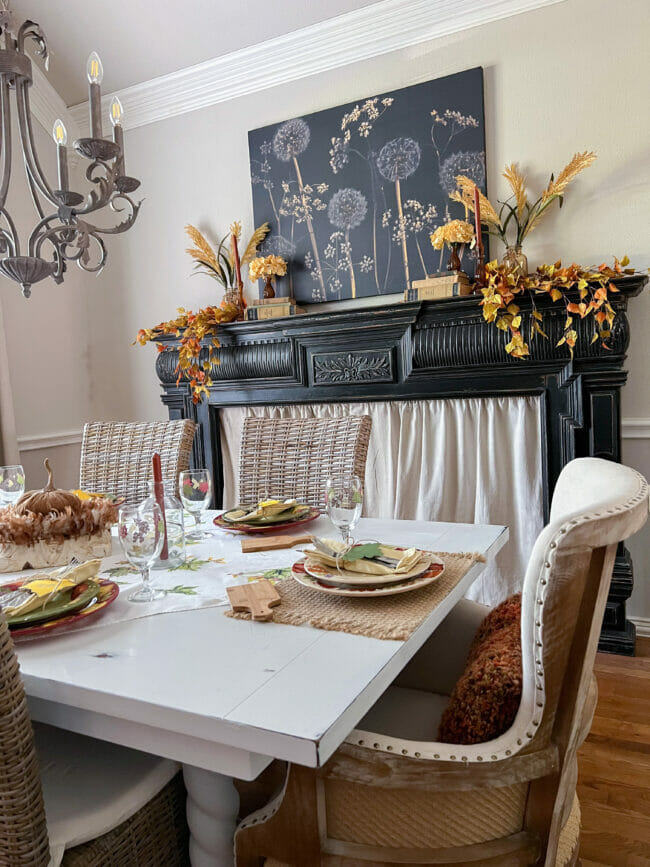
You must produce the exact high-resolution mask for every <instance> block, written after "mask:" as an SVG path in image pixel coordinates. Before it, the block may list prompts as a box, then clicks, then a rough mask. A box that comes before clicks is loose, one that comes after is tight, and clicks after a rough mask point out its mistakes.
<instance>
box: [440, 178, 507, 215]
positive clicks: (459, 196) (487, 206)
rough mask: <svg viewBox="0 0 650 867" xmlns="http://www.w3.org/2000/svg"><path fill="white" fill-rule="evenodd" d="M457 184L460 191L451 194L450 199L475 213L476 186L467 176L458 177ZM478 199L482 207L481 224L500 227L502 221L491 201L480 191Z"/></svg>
mask: <svg viewBox="0 0 650 867" xmlns="http://www.w3.org/2000/svg"><path fill="white" fill-rule="evenodd" d="M456 183H457V184H458V190H455V191H454V192H453V193H450V194H449V198H450V199H451V200H452V201H454V202H460V203H461V204H462V205H464V206H466V207H467V208H469V210H470V211H471V212H472V213H474V189H475V188H476V184H475V183H474V181H473V180H471V179H470V178H468V177H466V176H465V175H457V177H456ZM478 198H479V204H480V206H481V222H482V223H492V224H493V225H495V226H500V225H501V220H500V219H499V215H498V214H497V212H496V211H495V210H494V208H493V207H492V205H491V203H490V201H489V199H487V198H486V197H485V196H484V195H483V193H482V192H481V191H480V190H479V191H478Z"/></svg>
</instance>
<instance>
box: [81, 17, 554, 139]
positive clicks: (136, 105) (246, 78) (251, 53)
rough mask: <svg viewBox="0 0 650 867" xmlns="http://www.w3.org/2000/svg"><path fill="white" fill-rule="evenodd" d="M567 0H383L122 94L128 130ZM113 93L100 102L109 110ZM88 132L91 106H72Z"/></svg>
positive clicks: (120, 94) (126, 89)
mask: <svg viewBox="0 0 650 867" xmlns="http://www.w3.org/2000/svg"><path fill="white" fill-rule="evenodd" d="M563 2H565V0H381V2H379V3H373V4H371V5H369V6H365V7H363V8H361V9H357V10H355V11H353V12H348V13H346V14H344V15H339V16H337V17H336V18H331V19H329V20H326V21H322V22H320V23H319V24H313V25H310V26H309V27H304V28H302V29H301V30H295V31H293V32H292V33H287V34H285V35H283V36H278V37H276V38H274V39H269V40H267V41H266V42H260V43H258V44H257V45H253V46H251V47H249V48H243V49H240V50H238V51H233V52H231V53H230V54H226V55H223V56H221V57H216V58H214V59H213V60H208V61H206V62H205V63H200V64H197V65H196V66H190V67H187V68H185V69H181V70H179V71H178V72H173V73H170V74H169V75H162V76H160V77H158V78H153V79H151V80H150V81H144V82H142V83H141V84H136V85H134V86H133V87H128V88H125V89H124V90H120V91H117V95H119V97H120V100H121V102H122V105H123V106H124V112H125V115H124V125H125V127H126V128H127V129H129V128H130V129H133V128H134V127H138V126H144V125H146V124H149V123H155V122H156V121H159V120H165V119H167V118H171V117H175V116H177V115H180V114H185V113H186V112H189V111H195V110H196V109H199V108H206V107H207V106H210V105H215V104H217V103H219V102H225V101H226V100H230V99H235V98H236V97H240V96H245V95H246V94H250V93H258V92H259V91H262V90H266V89H268V88H270V87H276V86H277V85H280V84H286V83H288V82H290V81H296V80H298V79H301V78H306V77H307V76H310V75H315V74H317V73H319V72H325V71H327V70H330V69H335V68H338V67H341V66H346V65H348V64H350V63H357V62H359V61H362V60H368V59H369V58H372V57H377V56H379V55H382V54H386V53H388V52H390V51H397V50H398V49H401V48H408V47H410V46H413V45H417V44H419V43H421V42H426V41H428V40H431V39H436V38H438V37H441V36H449V35H450V34H452V33H458V32H459V31H462V30H469V29H470V28H473V27H479V26H481V25H483V24H488V23H490V22H491V21H498V20H499V19H501V18H508V17H510V16H512V15H518V14H520V13H522V12H529V11H531V10H533V9H538V8H540V7H543V6H551V5H554V4H555V3H563ZM112 97H113V94H108V95H107V96H105V97H104V98H103V100H102V103H105V106H104V110H105V111H108V105H109V104H110V100H111V99H112ZM70 114H71V115H72V117H73V118H74V119H75V121H76V122H77V125H78V126H79V128H81V129H83V128H84V126H85V125H86V124H87V114H88V111H87V103H80V104H78V105H75V106H73V107H72V108H71V109H70Z"/></svg>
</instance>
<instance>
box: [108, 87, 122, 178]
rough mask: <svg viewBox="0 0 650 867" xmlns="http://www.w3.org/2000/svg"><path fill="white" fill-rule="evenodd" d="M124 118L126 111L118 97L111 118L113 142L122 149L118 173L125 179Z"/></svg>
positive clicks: (112, 108) (115, 98)
mask: <svg viewBox="0 0 650 867" xmlns="http://www.w3.org/2000/svg"><path fill="white" fill-rule="evenodd" d="M123 117H124V109H123V108H122V103H121V102H120V100H119V98H118V97H117V96H114V97H113V101H112V102H111V110H110V118H111V124H112V125H113V141H114V142H115V144H116V145H117V146H118V147H119V149H120V155H119V157H117V161H116V165H117V170H118V171H117V173H118V176H120V177H123V176H124V174H125V168H124V130H123V128H122V118H123Z"/></svg>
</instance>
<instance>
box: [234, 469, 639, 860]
mask: <svg viewBox="0 0 650 867" xmlns="http://www.w3.org/2000/svg"><path fill="white" fill-rule="evenodd" d="M647 515H648V485H647V482H646V481H645V479H644V478H643V477H642V476H640V475H639V474H638V473H636V472H635V471H634V470H631V469H629V468H628V467H624V466H621V465H619V464H615V463H612V462H608V461H603V460H599V459H592V458H582V459H578V460H575V461H572V462H571V463H570V464H568V465H567V467H565V469H564V470H563V471H562V473H561V475H560V478H559V479H558V482H557V486H556V489H555V494H554V498H553V504H552V508H551V518H550V523H549V524H548V526H547V527H545V528H544V530H543V531H542V532H541V534H540V535H539V537H538V539H537V542H536V543H535V546H534V548H533V551H532V554H531V557H530V561H529V564H528V568H527V571H526V576H525V580H524V588H523V594H522V617H521V621H522V622H521V636H522V663H523V692H522V698H521V703H520V706H519V710H518V712H517V716H516V719H515V721H514V723H513V725H512V726H511V728H510V729H509V730H508V731H507V732H506V733H505V734H503V735H501V736H500V737H498V738H496V739H494V740H492V741H490V742H488V743H482V744H477V745H473V746H458V745H453V744H448V743H438V742H435V741H434V738H435V737H436V732H437V728H438V722H439V719H440V714H441V712H442V709H443V708H444V706H445V705H446V703H447V700H448V696H449V694H450V693H451V690H452V688H453V685H454V683H455V681H456V680H457V679H458V677H459V676H460V674H461V673H462V671H463V668H464V663H465V658H466V655H467V650H468V648H469V645H470V643H471V641H472V638H473V636H474V633H475V631H476V629H477V627H478V624H479V623H480V621H481V620H482V618H483V617H484V615H485V613H486V610H487V609H485V608H484V607H483V606H479V605H476V604H475V603H472V602H469V601H465V602H462V603H461V604H460V605H458V606H457V607H456V608H455V609H454V611H452V613H451V614H450V615H449V617H448V618H447V619H446V620H445V621H444V623H443V624H442V625H441V627H440V628H439V629H438V630H436V632H435V633H434V634H433V636H432V637H431V639H430V641H429V642H427V643H425V645H424V646H423V648H422V650H421V651H420V652H419V654H417V655H416V657H415V658H414V659H413V660H412V662H411V663H410V664H409V666H407V668H406V669H405V670H404V672H403V673H402V674H401V675H400V677H399V678H398V679H397V680H396V681H395V683H394V684H393V686H391V687H390V688H389V689H388V690H387V691H386V693H385V694H384V695H383V696H382V698H381V699H380V700H379V701H378V702H377V704H376V705H375V706H374V707H373V708H372V709H371V711H370V712H369V713H368V714H367V716H366V717H365V718H364V720H362V722H361V723H360V725H359V728H358V729H357V730H355V731H353V732H351V734H350V735H349V736H348V738H347V739H346V741H345V743H344V744H343V745H342V746H341V747H340V748H339V750H338V751H337V752H336V753H335V754H334V756H333V757H332V758H331V759H330V761H329V762H327V764H326V765H325V766H324V767H323V768H321V769H319V770H316V771H313V770H309V769H306V768H302V767H299V766H290V768H289V771H288V774H287V777H286V780H285V783H284V788H283V789H282V791H281V792H280V793H279V794H278V795H277V796H276V797H275V798H274V799H272V800H271V801H270V802H269V803H268V804H267V805H266V807H264V808H262V809H261V810H258V811H257V812H255V813H253V814H251V815H250V816H249V817H247V818H246V819H245V820H244V821H243V823H242V824H241V825H240V826H239V828H238V830H237V833H236V838H235V848H236V854H237V864H238V865H239V867H249V865H257V864H260V863H261V859H262V858H264V857H266V858H267V859H268V860H267V861H266V864H267V867H269V865H271V864H290V865H295V867H298V865H303V864H310V865H314V867H315V865H327V867H331V865H346V867H360V865H362V864H391V865H397V864H409V865H415V864H467V865H471V864H477V865H479V864H480V865H488V864H493V865H500V867H508V865H533V864H535V865H544V867H555V865H558V867H560V865H561V867H564V865H570V864H575V863H577V858H578V850H579V826H580V810H579V804H578V801H577V797H576V794H575V787H576V779H577V750H578V748H579V746H580V744H581V743H582V742H583V740H584V738H585V737H586V736H587V734H588V731H589V728H590V726H591V720H592V718H593V712H594V708H595V703H596V697H597V691H596V689H595V681H594V679H593V664H594V658H595V653H596V648H597V644H598V636H599V632H600V626H601V623H602V620H603V614H604V610H605V602H606V599H607V592H608V588H609V584H610V579H611V574H612V566H613V563H614V557H615V554H616V548H617V545H618V543H619V542H620V541H622V540H623V539H625V538H627V537H628V536H630V535H631V534H633V533H635V532H636V531H637V530H638V529H639V528H640V527H641V526H642V525H643V524H644V523H645V521H646V519H647Z"/></svg>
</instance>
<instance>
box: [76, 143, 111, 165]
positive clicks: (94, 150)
mask: <svg viewBox="0 0 650 867" xmlns="http://www.w3.org/2000/svg"><path fill="white" fill-rule="evenodd" d="M74 149H75V150H76V152H77V153H78V154H80V155H81V156H82V157H86V159H88V160H101V161H102V162H108V161H109V160H113V159H115V157H119V156H120V154H121V150H120V147H119V145H116V144H115V142H114V141H110V140H109V139H106V138H78V139H77V140H76V142H75V143H74Z"/></svg>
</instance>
